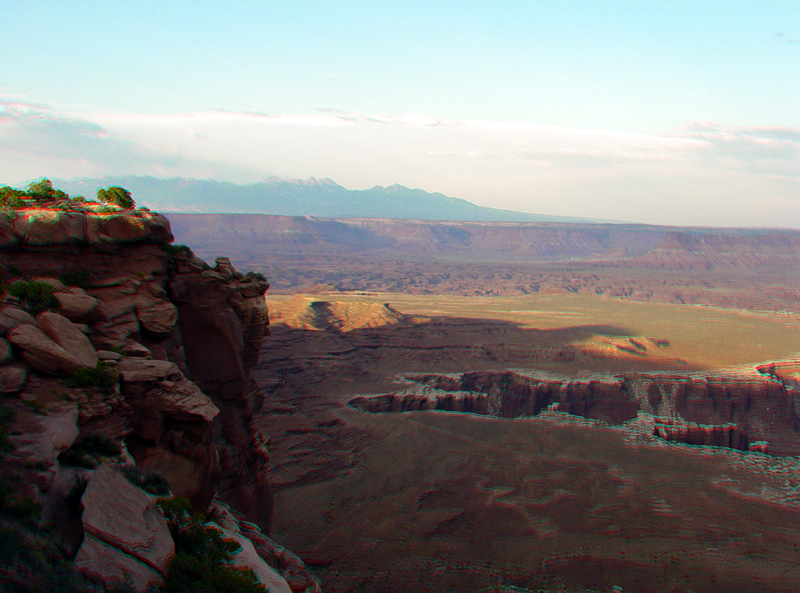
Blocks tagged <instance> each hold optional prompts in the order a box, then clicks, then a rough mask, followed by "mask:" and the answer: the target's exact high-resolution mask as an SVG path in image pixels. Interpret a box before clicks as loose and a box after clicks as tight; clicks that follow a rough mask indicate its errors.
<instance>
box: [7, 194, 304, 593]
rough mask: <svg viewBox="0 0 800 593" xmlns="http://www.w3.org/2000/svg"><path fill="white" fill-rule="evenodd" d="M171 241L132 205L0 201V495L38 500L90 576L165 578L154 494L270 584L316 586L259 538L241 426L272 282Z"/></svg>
mask: <svg viewBox="0 0 800 593" xmlns="http://www.w3.org/2000/svg"><path fill="white" fill-rule="evenodd" d="M172 240H173V236H172V233H171V231H170V225H169V221H168V220H167V219H166V218H165V217H164V216H162V215H160V214H156V213H152V212H149V211H147V210H146V209H125V208H122V207H120V206H114V205H101V204H96V203H90V202H74V201H69V200H63V199H61V200H58V199H53V200H39V201H36V202H35V203H30V202H28V203H25V204H24V205H23V207H17V208H15V209H13V210H12V209H5V210H0V266H2V276H1V279H2V282H3V284H2V286H3V290H2V293H3V295H4V296H3V301H2V303H0V398H1V399H0V403H1V404H2V409H3V414H2V418H3V428H2V433H0V436H2V437H3V440H4V444H6V449H7V452H6V453H5V454H4V459H3V463H2V464H1V465H2V467H1V469H0V478H2V480H3V483H4V484H6V485H7V490H9V491H10V494H8V496H6V495H4V500H3V501H2V502H3V503H4V504H6V505H7V506H8V505H11V506H13V508H15V509H19V508H23V507H25V505H27V507H25V508H32V509H38V513H32V514H35V515H37V516H36V520H37V522H38V527H39V528H42V527H44V526H46V525H51V526H53V528H54V529H55V531H56V532H58V533H59V535H60V536H61V539H62V540H63V542H65V546H66V552H65V554H66V556H67V557H68V559H71V560H72V561H73V564H74V566H75V567H76V568H78V570H79V571H80V573H81V574H82V575H83V576H84V577H85V578H87V579H88V580H89V581H90V582H91V583H94V585H91V586H96V587H107V586H111V584H113V583H115V582H122V581H123V580H125V579H127V580H128V582H129V583H130V584H132V585H133V587H134V589H135V590H141V591H143V590H145V589H146V588H147V587H149V586H150V585H152V584H161V583H163V582H164V579H165V577H167V574H168V571H169V567H170V562H171V560H172V558H174V557H175V554H176V547H175V544H174V543H173V539H175V533H174V530H173V533H172V535H171V532H170V528H168V527H167V523H166V521H165V519H164V517H163V516H162V513H161V512H159V511H158V508H157V505H156V503H155V499H154V496H153V495H152V494H153V492H158V493H159V494H160V495H161V496H164V495H168V494H172V495H173V496H175V497H182V498H186V499H189V500H190V501H191V504H192V507H193V509H194V511H197V512H200V513H202V514H203V515H204V517H205V518H206V519H208V520H209V521H212V522H214V524H215V525H216V527H215V528H218V529H220V530H221V531H222V532H223V534H224V536H225V538H226V539H231V540H233V541H236V542H238V543H239V545H240V547H239V551H238V552H237V554H236V556H235V559H234V561H232V562H233V563H234V565H237V566H241V567H243V568H248V569H250V570H252V571H253V574H254V575H255V577H256V580H257V581H258V582H259V583H261V584H263V585H267V586H269V590H270V591H294V592H298V591H318V590H319V585H318V583H317V581H316V580H315V579H314V577H313V576H312V575H311V574H310V573H309V572H308V571H307V570H306V569H305V567H304V566H303V564H302V562H301V561H300V560H299V559H298V558H297V557H296V556H294V555H292V554H291V553H290V552H287V551H286V550H284V549H283V548H281V547H280V546H278V545H277V544H275V543H274V542H272V541H271V540H270V539H269V538H268V537H267V534H268V532H269V526H270V520H271V515H272V496H271V492H270V488H269V484H268V483H267V481H266V479H265V472H266V466H267V462H268V449H267V443H268V439H267V437H266V436H264V435H263V434H261V433H260V432H259V431H258V430H257V429H256V428H255V426H254V425H253V422H252V416H253V413H254V412H255V411H257V410H258V409H259V408H260V406H261V404H262V400H263V397H264V395H263V393H262V392H261V390H260V389H259V388H258V386H257V385H256V384H255V383H254V382H253V381H252V379H250V376H249V370H250V367H251V366H252V365H253V364H254V363H255V361H256V359H257V356H258V350H259V347H260V344H261V341H262V339H263V338H264V336H265V335H267V334H268V333H269V329H268V323H269V321H268V313H267V308H266V305H265V303H264V293H265V292H266V290H267V289H268V288H269V284H268V283H267V281H266V279H265V278H264V277H263V276H261V275H259V274H253V273H250V274H242V273H241V272H238V271H236V270H235V269H234V268H233V267H232V266H231V264H230V261H229V260H228V259H227V258H217V260H216V262H215V266H214V267H211V266H209V265H207V264H206V263H205V262H203V261H202V260H200V259H198V258H196V257H194V256H193V254H192V253H191V251H190V250H188V248H185V247H181V246H173V245H171V242H172ZM11 506H9V507H8V508H11ZM6 514H7V513H6ZM0 522H2V521H0ZM171 527H173V526H172V524H171ZM179 547H180V546H179ZM17 569H19V570H17V573H19V574H17V573H15V572H14V570H12V569H9V568H8V567H7V566H5V565H3V566H0V583H2V582H4V581H3V579H4V578H5V579H10V580H8V581H6V582H11V583H13V579H14V578H19V579H23V581H24V579H25V578H26V577H25V575H24V574H22V573H20V572H19V571H20V570H22V569H20V568H19V566H17ZM22 572H23V573H24V570H23V571H22ZM15 574H17V576H14V575H15ZM20 574H21V576H20ZM28 576H30V577H31V578H33V576H32V575H28Z"/></svg>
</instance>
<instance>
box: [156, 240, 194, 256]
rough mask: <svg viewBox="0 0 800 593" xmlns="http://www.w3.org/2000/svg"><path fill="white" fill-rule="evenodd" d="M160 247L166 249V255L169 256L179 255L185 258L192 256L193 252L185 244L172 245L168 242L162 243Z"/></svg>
mask: <svg viewBox="0 0 800 593" xmlns="http://www.w3.org/2000/svg"><path fill="white" fill-rule="evenodd" d="M161 249H163V250H164V251H166V252H167V255H168V256H170V257H179V258H186V259H189V258H190V257H194V252H193V251H192V250H191V249H190V248H189V247H187V246H186V245H172V244H170V243H164V244H162V245H161Z"/></svg>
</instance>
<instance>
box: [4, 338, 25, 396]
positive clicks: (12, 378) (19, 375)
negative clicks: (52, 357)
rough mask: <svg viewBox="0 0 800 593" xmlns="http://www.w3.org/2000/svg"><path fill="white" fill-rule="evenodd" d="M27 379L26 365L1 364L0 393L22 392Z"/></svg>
mask: <svg viewBox="0 0 800 593" xmlns="http://www.w3.org/2000/svg"><path fill="white" fill-rule="evenodd" d="M4 341H5V340H4ZM6 343H8V342H6ZM27 380H28V369H27V367H25V365H23V364H20V363H11V364H6V365H3V366H0V394H2V395H10V394H12V393H18V392H20V391H21V390H22V388H23V387H25V382H26V381H27Z"/></svg>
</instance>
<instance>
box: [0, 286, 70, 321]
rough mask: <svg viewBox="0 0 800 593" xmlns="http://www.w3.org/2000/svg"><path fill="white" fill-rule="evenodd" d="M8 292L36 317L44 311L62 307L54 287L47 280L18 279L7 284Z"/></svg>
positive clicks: (56, 309)
mask: <svg viewBox="0 0 800 593" xmlns="http://www.w3.org/2000/svg"><path fill="white" fill-rule="evenodd" d="M6 292H7V293H8V294H9V295H10V296H12V297H14V298H15V299H17V300H18V301H19V303H20V304H21V305H22V307H23V309H25V310H26V311H27V312H28V313H30V314H31V315H33V316H34V317H36V316H37V315H38V314H39V313H42V312H43V311H58V310H59V309H60V308H61V303H60V302H59V300H58V299H57V298H56V295H55V294H54V292H55V291H54V289H53V287H52V286H50V285H49V284H47V283H46V282H36V281H35V280H29V281H25V280H17V281H16V282H14V283H12V284H9V285H8V286H6Z"/></svg>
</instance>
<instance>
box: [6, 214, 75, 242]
mask: <svg viewBox="0 0 800 593" xmlns="http://www.w3.org/2000/svg"><path fill="white" fill-rule="evenodd" d="M83 220H84V217H83V215H82V214H80V213H78V212H65V211H64V210H48V209H43V208H42V209H38V208H37V209H32V210H19V211H17V217H16V218H15V219H14V220H13V221H12V222H11V226H12V227H14V232H15V233H16V235H17V237H18V238H19V240H20V242H22V243H25V244H27V245H39V246H41V245H67V244H75V243H83V242H84V241H85V240H86V235H85V233H84V223H83Z"/></svg>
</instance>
